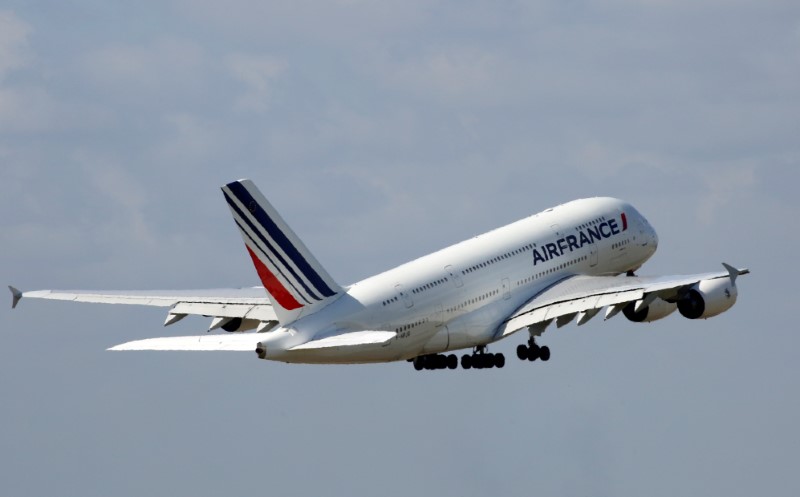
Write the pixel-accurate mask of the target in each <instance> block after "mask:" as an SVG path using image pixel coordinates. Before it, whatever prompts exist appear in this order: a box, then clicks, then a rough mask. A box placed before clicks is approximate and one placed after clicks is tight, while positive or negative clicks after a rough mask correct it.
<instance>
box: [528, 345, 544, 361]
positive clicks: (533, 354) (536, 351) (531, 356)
mask: <svg viewBox="0 0 800 497" xmlns="http://www.w3.org/2000/svg"><path fill="white" fill-rule="evenodd" d="M541 353H542V349H541V348H539V347H538V346H535V347H530V348H528V360H529V361H531V362H533V361H535V360H536V359H538V358H539V355H540V354H541Z"/></svg>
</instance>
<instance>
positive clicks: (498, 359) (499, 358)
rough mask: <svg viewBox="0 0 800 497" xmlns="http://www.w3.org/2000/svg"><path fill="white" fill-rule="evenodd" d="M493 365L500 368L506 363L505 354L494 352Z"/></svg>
mask: <svg viewBox="0 0 800 497" xmlns="http://www.w3.org/2000/svg"><path fill="white" fill-rule="evenodd" d="M494 365H495V367H497V368H502V367H503V366H505V365H506V356H504V355H503V354H495V356H494Z"/></svg>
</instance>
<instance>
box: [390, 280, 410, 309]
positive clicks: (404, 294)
mask: <svg viewBox="0 0 800 497" xmlns="http://www.w3.org/2000/svg"><path fill="white" fill-rule="evenodd" d="M394 289H395V290H397V294H398V295H400V298H402V299H403V303H404V304H405V305H406V309H410V308H412V307H414V299H412V298H411V295H409V293H408V292H406V291H405V290H403V285H395V287H394Z"/></svg>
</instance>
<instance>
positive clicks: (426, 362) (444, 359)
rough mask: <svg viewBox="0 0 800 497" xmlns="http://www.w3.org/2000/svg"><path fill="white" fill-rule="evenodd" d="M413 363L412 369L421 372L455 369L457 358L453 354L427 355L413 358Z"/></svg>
mask: <svg viewBox="0 0 800 497" xmlns="http://www.w3.org/2000/svg"><path fill="white" fill-rule="evenodd" d="M411 362H413V363H414V369H416V370H417V371H422V370H423V369H428V370H432V369H456V368H457V367H458V357H456V355H455V354H450V355H444V354H428V355H421V356H418V357H415V358H414V359H412V360H411Z"/></svg>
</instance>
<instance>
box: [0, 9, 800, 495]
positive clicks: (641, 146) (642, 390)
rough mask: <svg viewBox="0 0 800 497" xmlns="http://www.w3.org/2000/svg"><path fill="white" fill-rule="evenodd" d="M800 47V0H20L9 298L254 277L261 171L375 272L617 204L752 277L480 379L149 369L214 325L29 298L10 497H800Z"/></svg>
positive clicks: (12, 18) (406, 373) (301, 225)
mask: <svg viewBox="0 0 800 497" xmlns="http://www.w3.org/2000/svg"><path fill="white" fill-rule="evenodd" d="M798 54H800V8H798V6H797V5H796V3H795V2H785V1H766V2H763V1H762V2H750V1H734V2H717V1H708V2H687V1H676V2H659V1H633V0H630V1H627V0H620V1H611V2H592V1H585V2H540V3H537V4H532V5H529V4H527V3H519V2H479V1H475V2H447V1H444V2H415V1H405V2H367V1H355V0H354V1H338V2H311V1H300V2H297V1H295V2H263V1H254V0H233V1H229V2H225V3H224V4H222V3H220V2H211V1H206V0H200V1H192V2H188V1H181V0H175V1H167V2H137V3H122V2H120V3H111V2H97V1H91V0H82V1H78V0H75V1H65V2H21V1H16V0H11V1H5V2H3V4H2V5H0V209H1V210H2V212H3V213H4V216H2V218H0V246H2V247H3V249H2V251H0V276H2V280H3V281H5V282H6V283H8V284H14V285H16V286H19V287H21V288H23V289H39V288H94V289H112V288H113V289H147V288H214V287H238V286H248V285H255V284H257V283H258V280H257V277H256V275H255V272H254V271H253V270H252V268H251V265H250V263H249V260H248V258H247V255H246V253H245V251H244V249H243V247H242V244H241V240H240V238H239V236H238V234H237V232H236V230H235V226H234V225H233V223H232V222H231V219H230V216H229V213H228V210H227V208H226V206H225V204H224V201H223V198H222V196H221V194H220V192H219V186H220V185H222V184H224V183H226V182H228V181H230V180H232V179H237V178H241V177H249V178H251V179H253V180H254V181H255V182H256V183H257V184H258V185H259V186H260V188H261V189H262V190H263V191H264V192H265V194H266V195H267V196H268V197H269V198H270V200H271V201H272V202H273V203H274V205H275V206H276V207H277V208H278V209H279V210H280V212H281V213H282V214H283V216H284V217H285V218H286V220H287V221H288V222H289V223H290V224H291V225H292V226H293V228H294V229H295V231H296V232H297V233H298V234H299V235H300V236H301V237H302V238H303V239H304V241H305V242H306V244H307V245H308V246H309V248H310V249H311V250H312V251H313V252H314V253H315V255H316V256H317V257H318V258H319V259H320V261H322V263H323V264H324V265H325V266H326V267H327V268H328V270H329V272H330V273H331V274H332V276H333V277H334V278H335V279H336V280H337V281H339V282H340V283H342V284H347V283H351V282H354V281H357V280H358V279H360V278H363V277H366V276H369V275H371V274H374V273H376V272H379V271H382V270H385V269H387V268H390V267H393V266H395V265H397V264H400V263H403V262H405V261H407V260H410V259H412V258H415V257H417V256H420V255H423V254H425V253H428V252H430V251H433V250H436V249H439V248H441V247H443V246H446V245H449V244H451V243H455V242H458V241H460V240H462V239H464V238H467V237H470V236H473V235H475V234H478V233H481V232H484V231H487V230H489V229H492V228H495V227H497V226H500V225H503V224H506V223H508V222H512V221H515V220H517V219H519V218H521V217H524V216H527V215H529V214H532V213H534V212H537V211H539V210H542V209H544V208H547V207H550V206H552V205H555V204H558V203H561V202H564V201H567V200H571V199H573V198H578V197H586V196H595V195H611V196H617V197H621V198H624V199H626V200H629V201H630V202H632V203H633V204H634V205H636V206H637V208H638V209H639V210H640V211H641V212H642V213H643V214H644V215H645V216H647V217H648V219H649V220H650V221H651V223H652V224H653V225H654V227H655V228H656V230H657V231H658V233H659V236H660V240H661V243H660V246H659V252H658V254H656V256H655V257H654V258H653V259H652V260H651V261H650V262H649V263H648V264H647V265H646V266H645V268H644V269H643V270H642V274H664V273H666V274H670V273H690V272H704V271H710V270H716V269H717V268H718V267H719V263H720V262H721V261H723V260H724V261H727V262H731V263H733V264H737V265H740V266H748V267H750V268H751V269H752V270H753V274H752V275H750V276H748V277H747V278H745V279H743V280H742V281H741V283H740V300H739V303H738V304H737V305H736V307H734V308H733V309H732V310H731V311H730V312H728V313H726V314H724V315H722V316H719V317H718V318H715V319H712V320H709V321H705V322H690V321H686V320H684V319H682V318H681V317H679V316H671V317H670V318H668V319H665V320H663V321H659V322H657V323H653V324H649V325H637V324H633V323H629V322H627V321H625V320H624V319H622V318H616V319H614V320H613V321H610V322H608V323H602V322H599V321H598V322H592V323H591V324H590V325H587V326H585V327H581V328H576V327H574V326H570V327H566V328H563V329H561V330H551V331H549V332H548V333H547V334H545V336H544V337H543V338H542V339H541V342H542V343H545V344H547V345H549V346H550V347H551V349H552V350H553V359H552V360H551V361H550V362H549V363H547V364H539V363H536V364H523V363H520V362H518V361H516V360H513V361H509V365H508V366H507V367H506V368H505V369H503V370H492V371H480V372H478V371H469V372H467V371H457V372H432V373H426V374H420V373H416V372H414V371H413V370H412V368H410V366H409V365H408V364H405V363H402V364H389V365H374V366H352V367H342V366H328V367H325V366H290V365H282V364H272V363H264V362H263V361H258V360H256V359H255V356H254V355H253V356H251V355H249V354H176V353H141V354H116V353H110V352H106V351H105V349H106V348H107V347H109V346H112V345H115V344H117V343H121V342H124V341H128V340H133V339H137V338H147V337H153V336H160V335H163V334H165V333H175V334H193V333H198V332H202V331H204V330H205V328H206V326H207V323H206V322H205V321H203V320H200V319H187V320H185V321H182V322H181V323H179V324H176V325H174V326H173V327H171V328H169V329H168V330H164V329H162V328H161V323H162V322H163V319H164V316H163V312H162V311H161V310H157V309H156V310H154V309H142V308H118V307H116V306H108V307H103V306H90V305H77V304H75V305H69V304H66V303H59V302H36V301H32V302H23V303H22V304H21V306H20V308H19V309H17V310H15V311H14V312H11V310H10V309H8V308H6V309H5V310H2V311H0V323H2V324H1V325H0V327H1V328H2V331H3V336H4V338H5V343H4V346H3V347H1V348H0V399H2V403H3V409H0V421H2V422H1V423H0V445H2V447H3V448H4V450H3V451H2V453H0V481H2V482H3V483H2V485H3V488H4V491H3V493H4V494H8V495H43V494H67V495H73V494H80V495H89V496H91V495H108V494H111V493H113V494H114V495H141V494H142V493H144V492H148V493H156V494H162V495H166V494H171V495H189V494H191V495H218V494H220V493H221V492H227V493H237V494H240V493H253V492H270V493H275V494H280V495H309V494H313V495H342V494H345V493H346V494H349V495H375V494H376V493H379V494H382V495H406V494H408V493H409V492H422V493H423V494H434V493H439V494H447V495H449V494H458V495H467V496H469V495H486V494H488V493H496V494H505V495H529V494H530V493H531V492H532V491H534V490H539V491H541V492H542V493H543V494H547V495H564V496H576V495H586V496H602V495H615V496H638V495H642V494H647V495H664V496H673V495H676V494H679V495H687V494H688V495H726V496H750V495H753V494H761V493H769V494H770V495H777V496H782V495H785V496H794V495H797V494H798V492H800V482H799V481H798V478H797V476H796V467H797V465H798V463H800V457H799V456H798V449H797V448H798V447H800V433H798V430H797V428H796V420H797V419H798V418H800V405H799V403H798V398H797V393H796V392H797V384H798V373H800V368H799V367H798V366H797V361H796V357H795V355H796V354H795V352H794V351H796V350H797V349H798V346H800V338H798V336H797V334H796V333H795V332H794V322H793V319H792V318H793V317H794V314H795V309H796V302H797V301H798V299H799V298H800V294H799V293H800V292H798V290H797V287H796V285H795V284H794V281H795V280H796V279H797V276H798V275H797V270H796V263H795V259H796V254H795V252H796V247H798V246H799V245H800V239H798V235H797V230H796V227H797V219H796V215H797V213H798V212H800V199H798V195H797V194H796V189H797V185H798V182H799V180H800V172H799V171H800V169H798V166H800V141H798V139H797V137H798V136H800V89H799V88H800V87H798V85H797V82H798V81H800V56H798ZM9 300H10V297H9ZM522 340H523V338H522V337H521V336H514V337H512V338H511V339H509V340H506V341H505V342H503V343H501V344H500V345H499V346H498V347H496V350H499V351H502V352H505V353H506V354H507V355H508V356H509V357H512V356H513V348H514V347H515V346H516V344H517V343H519V342H520V341H522Z"/></svg>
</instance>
